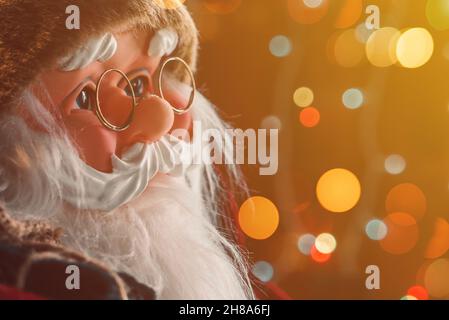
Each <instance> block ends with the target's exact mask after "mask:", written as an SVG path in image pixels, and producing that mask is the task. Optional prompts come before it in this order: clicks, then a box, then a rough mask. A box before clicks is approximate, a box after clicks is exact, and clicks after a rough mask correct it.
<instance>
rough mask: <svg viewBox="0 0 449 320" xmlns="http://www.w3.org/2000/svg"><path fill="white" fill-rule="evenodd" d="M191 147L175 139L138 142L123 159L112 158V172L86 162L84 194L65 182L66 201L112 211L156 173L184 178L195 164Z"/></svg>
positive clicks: (132, 195) (68, 182)
mask: <svg viewBox="0 0 449 320" xmlns="http://www.w3.org/2000/svg"><path fill="white" fill-rule="evenodd" d="M193 159H194V156H193V154H192V149H191V145H190V144H189V143H187V142H185V141H182V140H179V139H177V138H175V137H173V136H168V135H167V136H164V137H162V138H161V139H160V140H159V141H157V142H154V143H152V144H144V143H137V144H135V145H133V146H132V147H131V148H130V149H129V150H128V151H126V153H125V154H124V155H123V156H122V157H121V158H119V157H117V156H116V155H113V156H112V159H111V160H112V167H113V171H112V173H104V172H101V171H98V170H96V169H94V168H92V167H90V166H88V165H87V164H85V163H84V162H83V163H82V165H81V167H82V172H81V175H82V178H83V180H84V193H85V194H84V195H83V196H81V195H79V194H78V193H77V192H76V190H79V186H75V185H74V184H73V181H72V179H63V180H64V181H63V185H64V190H63V198H64V200H65V201H67V202H68V203H70V204H71V205H72V206H74V207H76V208H79V209H90V210H101V211H112V210H114V209H116V208H118V207H120V206H121V205H123V204H126V203H127V202H129V201H131V200H133V199H135V198H136V197H138V196H139V195H140V194H142V193H143V192H144V191H145V189H146V188H147V186H148V184H149V182H150V181H151V179H153V178H154V177H155V176H156V174H158V173H164V174H170V175H175V176H180V175H184V174H185V173H186V172H187V171H188V170H189V168H190V167H191V166H192V164H193Z"/></svg>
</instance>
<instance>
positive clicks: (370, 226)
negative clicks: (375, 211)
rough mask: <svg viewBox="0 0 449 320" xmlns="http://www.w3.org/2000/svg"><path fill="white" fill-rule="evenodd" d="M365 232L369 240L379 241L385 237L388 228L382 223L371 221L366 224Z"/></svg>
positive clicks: (377, 220)
mask: <svg viewBox="0 0 449 320" xmlns="http://www.w3.org/2000/svg"><path fill="white" fill-rule="evenodd" d="M365 232H366V235H367V236H368V238H370V239H371V240H375V241H380V240H383V239H385V237H386V236H387V233H388V227H387V225H386V224H385V223H384V222H383V221H381V220H379V219H373V220H371V221H369V222H368V223H367V224H366V227H365Z"/></svg>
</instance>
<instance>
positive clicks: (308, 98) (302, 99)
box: [293, 87, 315, 108]
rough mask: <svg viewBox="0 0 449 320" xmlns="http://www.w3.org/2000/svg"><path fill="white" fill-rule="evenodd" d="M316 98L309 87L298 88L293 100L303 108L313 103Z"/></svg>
mask: <svg viewBox="0 0 449 320" xmlns="http://www.w3.org/2000/svg"><path fill="white" fill-rule="evenodd" d="M314 98H315V96H314V94H313V91H312V90H311V89H310V88H307V87H302V88H298V89H296V91H295V93H294V94H293V101H294V102H295V104H296V105H297V106H298V107H301V108H306V107H308V106H310V105H311V104H312V103H313V99H314Z"/></svg>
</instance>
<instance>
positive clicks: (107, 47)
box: [59, 33, 118, 72]
mask: <svg viewBox="0 0 449 320" xmlns="http://www.w3.org/2000/svg"><path fill="white" fill-rule="evenodd" d="M117 46H118V44H117V39H116V38H115V37H114V36H113V35H112V34H111V33H107V34H105V35H104V36H101V37H99V38H93V39H90V40H89V41H88V42H87V43H86V44H85V45H84V46H82V47H81V48H79V49H78V50H76V51H75V52H74V53H72V54H70V55H68V56H66V57H64V58H62V59H61V60H60V61H59V68H60V70H61V71H67V72H68V71H73V70H79V69H82V68H85V67H87V66H88V65H89V64H91V63H92V62H95V61H99V62H105V61H107V60H109V59H111V58H112V57H113V56H114V54H115V53H116V52H117Z"/></svg>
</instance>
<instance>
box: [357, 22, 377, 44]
mask: <svg viewBox="0 0 449 320" xmlns="http://www.w3.org/2000/svg"><path fill="white" fill-rule="evenodd" d="M374 31H375V30H370V29H368V28H367V27H366V24H365V23H364V22H363V23H360V24H358V25H357V27H356V28H355V37H356V39H357V40H358V41H359V42H360V43H363V44H365V43H367V42H368V39H369V37H370V36H371V35H372V34H373V32H374Z"/></svg>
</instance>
